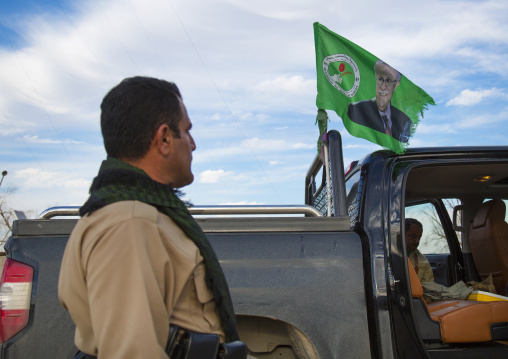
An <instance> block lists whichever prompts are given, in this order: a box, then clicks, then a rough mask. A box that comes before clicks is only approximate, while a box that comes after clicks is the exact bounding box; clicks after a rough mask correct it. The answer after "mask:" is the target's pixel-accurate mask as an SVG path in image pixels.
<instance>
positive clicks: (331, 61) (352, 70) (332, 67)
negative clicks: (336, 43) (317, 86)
mask: <svg viewBox="0 0 508 359" xmlns="http://www.w3.org/2000/svg"><path fill="white" fill-rule="evenodd" d="M337 63H338V66H337ZM346 65H347V66H346ZM337 70H338V71H337ZM323 72H324V74H325V76H326V78H327V79H328V81H329V82H330V83H331V84H332V86H333V87H335V88H336V89H337V90H339V91H340V92H341V93H342V94H343V95H345V96H347V97H349V98H351V97H353V96H354V95H356V92H357V91H358V89H359V88H360V69H359V68H358V65H357V64H356V62H355V60H353V59H352V58H351V56H348V55H346V54H335V55H330V56H327V57H325V58H324V59H323Z"/></svg>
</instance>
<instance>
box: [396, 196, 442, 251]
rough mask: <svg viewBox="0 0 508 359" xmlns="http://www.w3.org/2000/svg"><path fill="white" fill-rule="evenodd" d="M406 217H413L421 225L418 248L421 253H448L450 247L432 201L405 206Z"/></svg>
mask: <svg viewBox="0 0 508 359" xmlns="http://www.w3.org/2000/svg"><path fill="white" fill-rule="evenodd" d="M406 218H414V219H417V220H418V221H420V223H422V225H423V234H422V238H421V239H420V245H419V246H418V250H419V251H420V252H421V253H423V254H449V253H450V248H449V246H448V241H447V239H446V235H445V232H444V229H443V225H442V223H441V220H440V218H439V215H438V213H437V211H436V207H435V206H434V204H432V203H421V204H417V205H413V206H408V207H406Z"/></svg>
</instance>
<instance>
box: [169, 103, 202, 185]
mask: <svg viewBox="0 0 508 359" xmlns="http://www.w3.org/2000/svg"><path fill="white" fill-rule="evenodd" d="M180 108H181V110H182V117H181V119H180V122H179V123H178V128H179V130H180V137H175V136H173V152H172V154H171V156H170V157H171V171H172V177H173V181H172V184H173V187H175V188H180V187H184V186H187V185H189V184H191V183H192V181H194V175H193V174H192V170H191V162H192V151H194V150H195V149H196V144H195V143H194V139H193V138H192V136H191V134H190V129H191V127H192V123H191V121H190V119H189V116H188V115H187V109H186V108H185V105H184V104H183V102H182V101H180Z"/></svg>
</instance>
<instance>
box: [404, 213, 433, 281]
mask: <svg viewBox="0 0 508 359" xmlns="http://www.w3.org/2000/svg"><path fill="white" fill-rule="evenodd" d="M405 223H406V225H405V226H406V228H405V229H406V251H407V257H408V258H409V261H410V262H411V264H412V265H413V267H414V269H415V271H416V274H418V279H419V280H420V282H434V274H433V273H432V267H431V266H430V263H429V261H428V260H427V258H426V257H425V256H424V255H423V254H421V253H420V251H419V250H418V245H419V244H420V239H421V238H422V233H423V225H422V224H421V223H420V222H419V221H418V220H416V219H414V218H406V222H405Z"/></svg>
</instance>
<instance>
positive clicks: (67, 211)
mask: <svg viewBox="0 0 508 359" xmlns="http://www.w3.org/2000/svg"><path fill="white" fill-rule="evenodd" d="M57 216H79V207H77V206H67V207H51V208H48V209H47V210H45V211H43V212H42V213H41V214H39V215H38V216H37V218H36V219H50V218H52V217H57Z"/></svg>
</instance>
